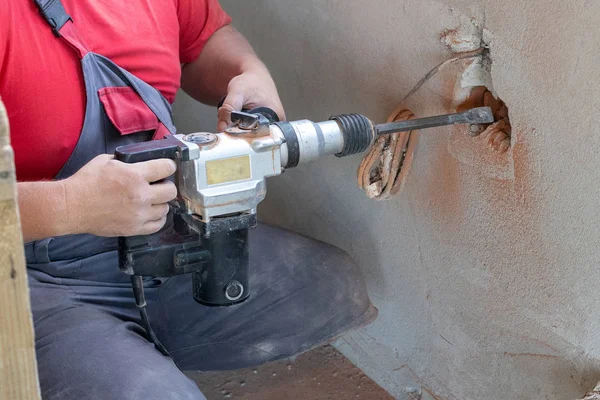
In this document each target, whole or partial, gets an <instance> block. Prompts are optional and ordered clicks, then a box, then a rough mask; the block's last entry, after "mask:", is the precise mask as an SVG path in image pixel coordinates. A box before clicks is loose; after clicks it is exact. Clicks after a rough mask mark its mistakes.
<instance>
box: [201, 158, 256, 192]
mask: <svg viewBox="0 0 600 400" xmlns="http://www.w3.org/2000/svg"><path fill="white" fill-rule="evenodd" d="M251 176H252V174H251V172H250V156H241V157H233V158H223V159H220V160H212V161H207V162H206V181H207V182H208V184H209V185H218V184H220V183H227V182H236V181H243V180H244V179H250V177H251Z"/></svg>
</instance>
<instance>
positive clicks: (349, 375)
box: [188, 346, 394, 400]
mask: <svg viewBox="0 0 600 400" xmlns="http://www.w3.org/2000/svg"><path fill="white" fill-rule="evenodd" d="M188 376H190V377H191V378H192V379H194V381H196V383H198V386H199V387H200V389H202V392H203V393H204V395H205V396H206V397H207V398H208V400H216V399H239V400H348V399H367V400H394V399H393V397H391V396H390V395H389V394H388V393H387V392H386V391H385V390H383V389H382V388H381V387H379V386H378V385H377V384H376V383H375V382H373V381H372V380H371V379H369V378H368V377H367V376H366V375H365V374H363V373H362V371H360V370H359V369H358V368H356V367H355V366H354V365H353V364H352V363H351V362H350V361H348V360H347V359H346V358H345V357H344V356H343V355H342V354H341V353H339V352H338V351H337V350H335V349H334V348H333V347H331V346H324V347H320V348H317V349H315V350H312V351H310V352H308V353H305V354H302V355H300V356H298V357H296V359H295V360H283V361H277V362H273V363H269V364H266V365H263V366H260V367H257V368H250V369H245V370H239V371H232V372H219V373H201V372H192V373H188Z"/></svg>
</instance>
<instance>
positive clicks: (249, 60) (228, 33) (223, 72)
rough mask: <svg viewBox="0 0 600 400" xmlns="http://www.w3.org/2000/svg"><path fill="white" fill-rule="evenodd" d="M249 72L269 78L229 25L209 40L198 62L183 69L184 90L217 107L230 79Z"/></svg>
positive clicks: (243, 41) (236, 32)
mask: <svg viewBox="0 0 600 400" xmlns="http://www.w3.org/2000/svg"><path fill="white" fill-rule="evenodd" d="M249 71H253V72H256V73H258V74H262V73H264V74H266V76H269V72H268V70H267V68H266V67H265V65H264V64H263V63H262V62H261V61H260V59H259V58H258V57H257V56H256V54H255V53H254V50H253V49H252V46H251V45H250V44H249V43H248V41H247V40H246V39H245V38H244V36H242V35H241V34H240V33H239V32H238V31H237V30H236V29H235V28H233V27H232V26H230V25H227V26H224V27H223V28H221V29H219V30H218V31H217V32H215V33H214V34H213V35H212V36H211V37H210V39H209V40H208V42H207V43H206V45H205V46H204V48H203V50H202V52H201V53H200V56H199V57H198V59H196V61H193V62H191V63H189V64H186V65H184V66H183V69H182V76H181V87H182V88H183V90H184V91H185V92H186V93H187V94H189V95H190V96H192V97H193V98H194V99H196V100H198V101H200V102H202V103H204V104H209V105H216V104H217V103H218V102H219V100H220V99H221V98H223V96H225V95H226V94H227V86H228V85H229V82H230V81H231V79H232V78H234V77H236V76H238V75H240V74H242V73H244V72H249Z"/></svg>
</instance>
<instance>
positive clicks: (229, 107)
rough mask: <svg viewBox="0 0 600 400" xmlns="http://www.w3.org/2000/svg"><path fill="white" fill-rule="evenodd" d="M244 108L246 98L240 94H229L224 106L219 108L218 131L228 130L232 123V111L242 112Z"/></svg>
mask: <svg viewBox="0 0 600 400" xmlns="http://www.w3.org/2000/svg"><path fill="white" fill-rule="evenodd" d="M243 106H244V96H242V95H241V94H239V93H235V92H233V93H229V94H228V95H227V97H226V98H225V101H223V105H222V106H221V107H220V108H219V111H218V116H219V123H218V125H217V130H218V131H219V132H222V131H224V130H225V129H227V127H228V126H229V124H230V123H231V112H232V111H241V109H242V107H243Z"/></svg>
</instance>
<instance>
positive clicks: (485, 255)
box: [176, 0, 600, 400]
mask: <svg viewBox="0 0 600 400" xmlns="http://www.w3.org/2000/svg"><path fill="white" fill-rule="evenodd" d="M222 4H223V6H224V7H225V9H226V10H228V11H229V12H230V14H231V15H232V17H233V18H234V21H235V24H236V26H237V27H238V28H239V29H240V30H241V31H242V32H243V33H244V34H245V35H246V36H247V37H248V38H249V40H250V41H251V42H252V43H253V44H254V45H255V47H256V50H257V52H258V53H259V54H260V56H261V57H262V58H263V59H264V60H265V62H266V63H267V64H268V65H269V67H270V69H271V70H272V73H273V76H274V77H275V79H276V81H277V83H278V85H279V88H280V92H281V96H282V99H283V101H284V105H285V106H286V109H287V113H288V117H289V118H290V119H300V118H310V119H313V120H322V119H326V118H327V117H328V116H329V115H331V114H334V113H341V112H361V113H363V114H365V115H367V116H369V117H370V118H372V119H374V120H377V121H383V120H384V119H385V117H386V115H387V114H388V113H389V112H390V111H391V110H392V109H393V108H394V107H395V106H396V102H397V101H398V99H399V98H401V97H402V95H403V94H405V93H406V92H407V91H408V90H409V89H410V87H412V85H413V84H414V83H415V82H416V81H418V80H419V79H420V78H421V76H422V75H423V74H424V73H425V72H427V70H429V69H430V68H431V67H433V66H434V65H435V64H436V63H438V62H440V61H442V60H444V59H445V58H448V57H449V56H450V53H449V51H448V50H447V49H446V48H445V47H444V46H443V44H442V43H441V42H440V34H441V32H443V31H444V30H446V29H452V28H456V27H457V26H461V25H462V26H469V24H470V22H469V18H470V17H473V18H475V20H476V21H478V23H479V24H483V21H485V28H486V29H487V30H488V31H489V33H487V34H486V37H487V40H490V44H491V57H492V60H493V68H492V79H493V85H494V89H495V90H496V92H497V93H498V95H499V96H500V97H501V98H502V99H503V100H504V101H506V103H507V104H508V107H509V110H510V113H511V114H510V116H511V120H512V123H513V131H514V132H515V134H514V135H513V137H512V149H511V150H509V152H508V153H506V154H504V155H495V154H493V153H491V152H490V151H489V150H488V149H487V147H486V146H485V145H484V144H483V143H482V142H481V140H479V141H478V140H471V139H468V138H466V137H465V136H464V134H463V132H461V130H460V129H454V130H453V129H449V128H440V129H436V130H431V131H426V132H422V133H421V134H420V138H419V144H418V148H417V154H416V157H415V163H414V165H413V169H412V171H411V175H410V176H409V179H408V182H407V184H406V186H405V189H404V191H403V192H402V193H401V194H400V195H398V196H397V197H396V198H394V199H393V200H391V201H389V202H384V203H381V202H374V201H371V200H368V199H367V198H366V196H365V195H364V194H363V193H362V192H361V191H360V190H359V189H358V188H357V186H356V182H355V180H356V169H357V166H358V164H359V161H360V156H354V157H349V158H345V159H337V158H335V157H331V158H329V159H324V160H321V161H318V162H316V163H314V164H312V165H305V166H300V167H299V168H297V169H295V170H289V171H288V172H286V173H285V174H284V176H282V177H279V178H275V179H271V180H270V181H269V194H268V199H267V200H266V201H265V202H264V204H263V205H262V208H261V212H262V213H263V219H265V220H267V221H270V222H272V223H276V224H280V225H283V226H286V227H290V228H292V229H295V230H297V231H299V232H302V233H305V234H308V235H310V236H313V237H316V238H319V239H322V240H325V241H328V242H331V243H333V244H335V245H337V246H340V247H341V248H343V249H345V250H347V251H348V252H349V253H350V254H351V255H352V256H353V257H354V258H355V259H356V260H357V261H358V262H359V263H360V265H361V266H362V268H363V271H364V273H365V276H366V279H367V281H368V285H369V290H370V293H371V296H372V298H373V300H374V302H375V303H376V305H377V306H378V308H379V309H380V317H379V319H378V320H377V321H376V322H375V323H373V324H372V325H370V326H369V327H367V328H364V329H362V330H361V331H358V332H355V333H352V334H349V335H347V336H346V337H345V338H344V339H343V340H341V341H340V342H339V343H338V347H339V348H340V349H341V350H342V351H343V352H344V353H345V354H346V355H348V356H349V357H350V358H351V359H352V360H353V361H354V362H355V363H356V364H357V365H358V366H359V367H361V368H363V369H364V370H365V371H366V372H367V373H368V374H369V375H370V376H372V377H373V378H375V379H376V380H377V381H378V382H379V383H381V384H382V385H383V386H384V387H385V388H387V389H388V390H389V391H390V393H392V394H393V395H395V396H396V397H397V398H399V399H403V398H407V397H406V392H407V391H410V390H413V389H414V390H417V391H419V390H420V391H423V393H426V391H429V392H431V393H432V394H434V395H435V396H437V397H436V398H440V399H460V400H464V399H477V400H482V399H494V400H501V399H571V398H576V397H577V396H578V395H581V394H583V392H584V391H585V390H586V389H589V388H591V387H592V386H593V385H594V384H595V383H596V381H597V380H599V379H600V361H599V357H600V290H598V282H600V249H599V247H598V246H599V237H600V212H599V209H600V200H599V198H600V197H599V195H600V168H599V165H600V154H599V153H598V152H599V151H600V129H599V128H598V123H599V122H600V118H599V117H598V115H599V114H598V113H599V110H600V96H599V95H598V94H597V91H598V88H599V86H600V85H599V83H598V82H600V72H599V71H600V56H599V52H600V3H599V2H598V1H597V0H587V1H586V0H573V1H568V2H567V1H564V2H559V1H557V0H529V1H523V0H505V1H492V0H454V1H449V0H444V1H434V0H372V1H350V0H346V1H342V0H303V1H291V0H290V1H282V0H255V1H243V2H242V1H239V0H238V1H234V0H222ZM458 72H459V71H458V70H457V69H456V68H454V69H449V70H446V71H444V72H442V73H440V74H439V75H438V76H436V77H435V78H434V79H433V80H432V81H430V82H429V83H428V84H427V85H426V86H425V87H424V88H423V89H422V90H421V91H420V92H418V93H417V95H416V96H414V98H412V100H410V101H409V103H408V105H409V106H410V108H411V109H412V110H413V111H414V112H415V113H416V114H417V115H421V116H425V115H429V114H433V113H439V112H446V111H451V110H452V104H453V96H454V95H453V88H454V86H455V84H456V82H457V80H458V79H459V76H460V75H457V73H458ZM176 118H177V122H178V125H179V128H180V130H181V131H193V130H200V129H208V130H212V129H214V111H213V110H206V109H203V108H201V107H199V106H197V105H195V104H193V103H192V102H191V101H190V100H189V99H188V98H185V96H183V95H182V96H180V98H179V99H178V101H177V105H176ZM411 388H413V389H411ZM418 388H422V389H418ZM427 396H428V395H426V394H424V395H423V399H427V398H429V397H427Z"/></svg>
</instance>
